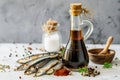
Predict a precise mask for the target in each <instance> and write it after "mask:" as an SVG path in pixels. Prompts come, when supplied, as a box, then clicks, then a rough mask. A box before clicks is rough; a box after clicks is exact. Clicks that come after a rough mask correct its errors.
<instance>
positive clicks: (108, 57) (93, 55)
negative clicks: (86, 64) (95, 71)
mask: <svg viewBox="0 0 120 80" xmlns="http://www.w3.org/2000/svg"><path fill="white" fill-rule="evenodd" d="M102 50H103V48H95V49H90V50H88V55H89V58H90V60H91V61H92V62H94V63H96V64H104V63H105V62H109V63H111V62H112V60H113V58H114V56H115V51H114V50H111V49H109V50H108V53H107V54H105V55H98V54H99V53H100V52H101V51H102Z"/></svg>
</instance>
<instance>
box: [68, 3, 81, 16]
mask: <svg viewBox="0 0 120 80" xmlns="http://www.w3.org/2000/svg"><path fill="white" fill-rule="evenodd" d="M70 11H71V14H72V15H73V16H78V15H80V14H81V13H82V4H81V3H72V4H70Z"/></svg>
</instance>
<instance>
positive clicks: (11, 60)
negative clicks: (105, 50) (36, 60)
mask: <svg viewBox="0 0 120 80" xmlns="http://www.w3.org/2000/svg"><path fill="white" fill-rule="evenodd" d="M103 46H104V45H92V44H87V47H88V49H91V48H98V47H99V48H100V47H103ZM27 47H32V49H33V50H32V51H31V52H32V53H33V54H36V53H40V52H41V51H40V50H36V48H38V49H39V48H42V45H41V44H32V45H29V44H0V64H6V65H8V64H9V65H10V67H11V69H10V72H8V71H7V72H0V80H120V45H119V44H117V45H115V44H113V45H111V47H110V48H111V49H113V50H115V51H116V55H115V57H118V58H119V60H117V61H116V60H113V63H112V64H113V67H112V68H111V69H103V68H102V65H97V64H94V63H92V62H90V63H89V66H94V65H97V66H98V70H100V72H101V74H100V75H99V76H96V77H83V76H81V75H80V73H78V72H73V75H70V76H66V77H57V76H54V75H45V76H41V77H38V78H34V77H32V76H27V75H24V74H23V71H13V69H14V68H15V66H17V65H18V64H17V63H16V60H17V59H18V58H21V57H23V56H22V55H23V54H25V52H24V49H25V48H27ZM10 53H12V56H11V57H9V54H10ZM16 54H17V55H18V57H15V55H16ZM115 63H117V64H118V66H115V65H114V64H115ZM19 76H21V79H19Z"/></svg>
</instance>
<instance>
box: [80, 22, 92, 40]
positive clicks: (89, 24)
mask: <svg viewBox="0 0 120 80" xmlns="http://www.w3.org/2000/svg"><path fill="white" fill-rule="evenodd" d="M82 23H83V24H87V25H88V31H87V32H86V34H85V35H84V40H86V39H87V38H88V37H89V36H90V35H91V34H92V32H93V24H92V23H91V22H90V21H88V20H82Z"/></svg>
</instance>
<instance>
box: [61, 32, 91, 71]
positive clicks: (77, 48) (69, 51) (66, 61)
mask: <svg viewBox="0 0 120 80" xmlns="http://www.w3.org/2000/svg"><path fill="white" fill-rule="evenodd" d="M62 62H63V65H64V66H66V67H67V68H71V69H78V68H80V67H84V66H87V65H88V63H89V57H88V53H87V49H86V47H85V44H84V41H83V37H82V30H70V39H69V41H68V43H67V46H66V49H65V52H64V54H63V58H62Z"/></svg>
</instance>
